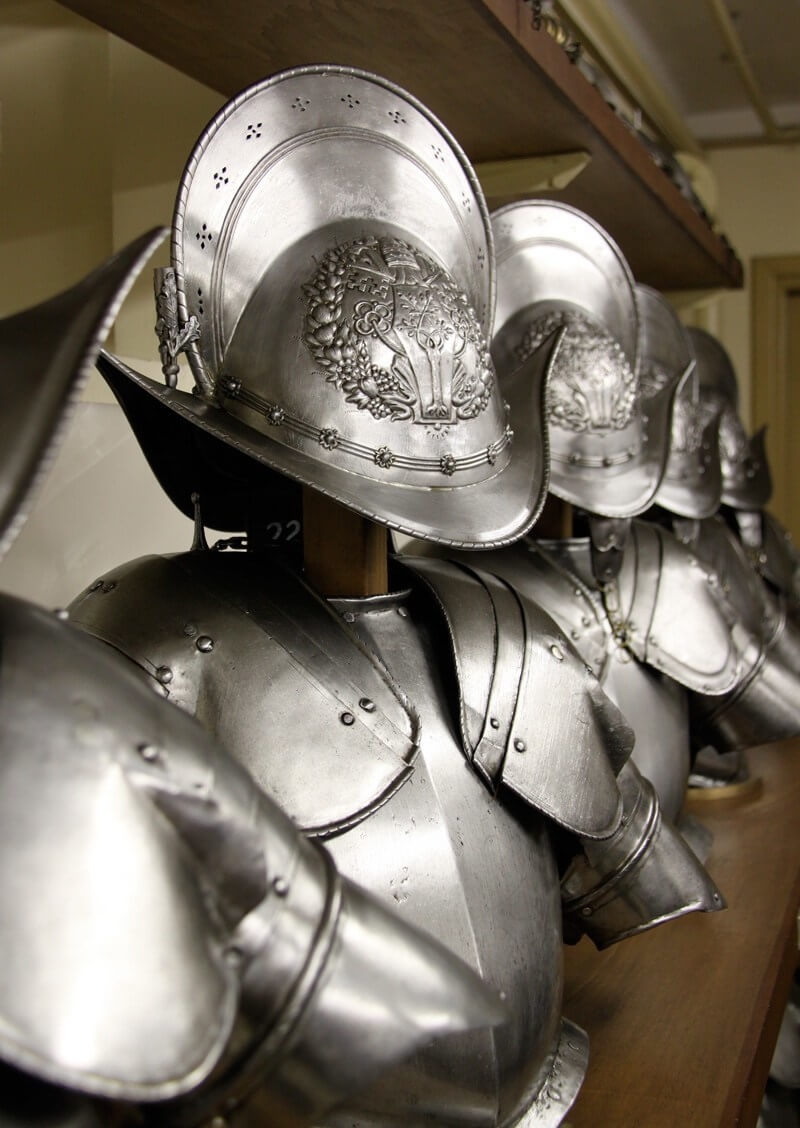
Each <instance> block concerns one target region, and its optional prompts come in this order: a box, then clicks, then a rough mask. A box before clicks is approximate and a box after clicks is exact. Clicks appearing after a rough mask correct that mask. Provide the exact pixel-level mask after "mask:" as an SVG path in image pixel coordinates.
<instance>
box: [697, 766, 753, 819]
mask: <svg viewBox="0 0 800 1128" xmlns="http://www.w3.org/2000/svg"><path fill="white" fill-rule="evenodd" d="M763 790H764V781H763V780H762V779H761V777H760V776H756V775H753V774H752V773H751V774H750V775H749V776H748V777H747V779H740V780H739V781H738V782H737V783H726V784H724V786H722V787H690V788H689V789H688V791H687V792H686V809H687V810H688V811H691V812H692V813H693V814H695V815H697V814H702V813H703V812H705V811H706V810H707V808H708V807H709V805H711V804H719V803H731V804H737V805H738V804H740V803H747V802H749V801H750V800H752V799H757V798H758V796H759V795H760V794H761V792H762V791H763Z"/></svg>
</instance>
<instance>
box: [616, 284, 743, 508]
mask: <svg viewBox="0 0 800 1128" xmlns="http://www.w3.org/2000/svg"><path fill="white" fill-rule="evenodd" d="M636 296H637V298H638V302H639V318H640V327H641V379H642V384H643V386H645V387H648V386H649V387H651V388H652V389H653V390H657V389H658V388H659V387H661V386H663V384H664V383H665V382H666V381H667V379H668V378H669V375H670V374H672V373H675V372H680V373H687V374H688V375H687V378H685V379H683V380H682V381H681V383H680V384H679V386H678V390H677V392H676V395H675V401H674V403H673V408H672V425H671V430H670V436H669V451H668V456H667V464H666V467H665V469H664V477H663V478H662V480H661V484H660V486H659V487H658V491H657V493H656V495H655V498H654V502H655V504H657V505H660V506H662V507H663V508H664V509H667V510H669V511H670V512H671V513H677V514H679V515H680V516H682V517H709V516H711V514H712V513H715V512H716V510H717V509H718V507H719V503H720V496H721V491H722V474H721V469H720V464H719V458H718V455H717V444H718V437H719V435H718V433H719V416H720V409H719V407H714V406H712V405H710V404H708V403H705V402H704V401H703V400H702V399H701V398H700V390H699V386H698V380H697V375H696V373H695V371H694V369H695V359H694V352H693V350H692V344H691V337H690V336H689V334H688V333H687V332H686V329H685V328H684V327H683V325H682V324H681V322H680V320H679V319H678V315H677V314H676V313H675V311H674V309H673V308H672V306H671V305H670V304H669V302H668V301H667V300H666V299H665V298H664V297H663V296H662V295H661V294H659V293H658V292H657V291H656V290H653V289H651V288H650V287H649V286H637V287H636Z"/></svg>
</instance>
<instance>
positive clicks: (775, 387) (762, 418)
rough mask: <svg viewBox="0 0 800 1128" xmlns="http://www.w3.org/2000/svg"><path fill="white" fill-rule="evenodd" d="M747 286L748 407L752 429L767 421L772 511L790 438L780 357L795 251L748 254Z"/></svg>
mask: <svg viewBox="0 0 800 1128" xmlns="http://www.w3.org/2000/svg"><path fill="white" fill-rule="evenodd" d="M751 287H752V326H753V335H752V373H753V379H752V382H751V409H752V416H751V418H752V420H753V424H754V426H756V427H760V426H761V424H762V423H768V424H769V451H770V464H771V468H772V471H773V481H774V486H775V496H774V506H775V509H776V511H779V512H786V511H787V509H786V494H787V492H788V490H789V487H790V483H789V482H788V481H787V477H788V453H789V444H790V442H792V436H791V435H790V434H789V428H788V426H787V424H786V422H785V421H786V419H787V410H788V379H789V373H788V365H787V358H786V326H787V302H788V298H789V295H790V294H792V293H794V292H797V291H800V255H773V256H770V257H765V258H754V259H753V262H752V274H751Z"/></svg>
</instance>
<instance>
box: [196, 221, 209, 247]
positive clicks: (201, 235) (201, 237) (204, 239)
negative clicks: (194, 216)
mask: <svg viewBox="0 0 800 1128" xmlns="http://www.w3.org/2000/svg"><path fill="white" fill-rule="evenodd" d="M194 237H195V239H196V240H197V242H198V243H199V244H200V250H201V251H204V250H205V249H206V244H208V245H209V246H210V245H211V243H212V242H213V241H214V236H213V235H212V234H211V232H210V231H209V230H208V224H206V223H204V224H202V226H201V227H200V230H199V231H195V233H194Z"/></svg>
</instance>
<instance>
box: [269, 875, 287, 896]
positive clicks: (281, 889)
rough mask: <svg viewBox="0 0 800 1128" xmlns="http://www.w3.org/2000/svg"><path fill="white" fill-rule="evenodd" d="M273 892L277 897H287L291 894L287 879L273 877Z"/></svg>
mask: <svg viewBox="0 0 800 1128" xmlns="http://www.w3.org/2000/svg"><path fill="white" fill-rule="evenodd" d="M272 891H273V893H274V894H275V896H276V897H285V896H286V894H287V893H288V892H289V882H288V881H287V880H286V878H285V877H273V879H272Z"/></svg>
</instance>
